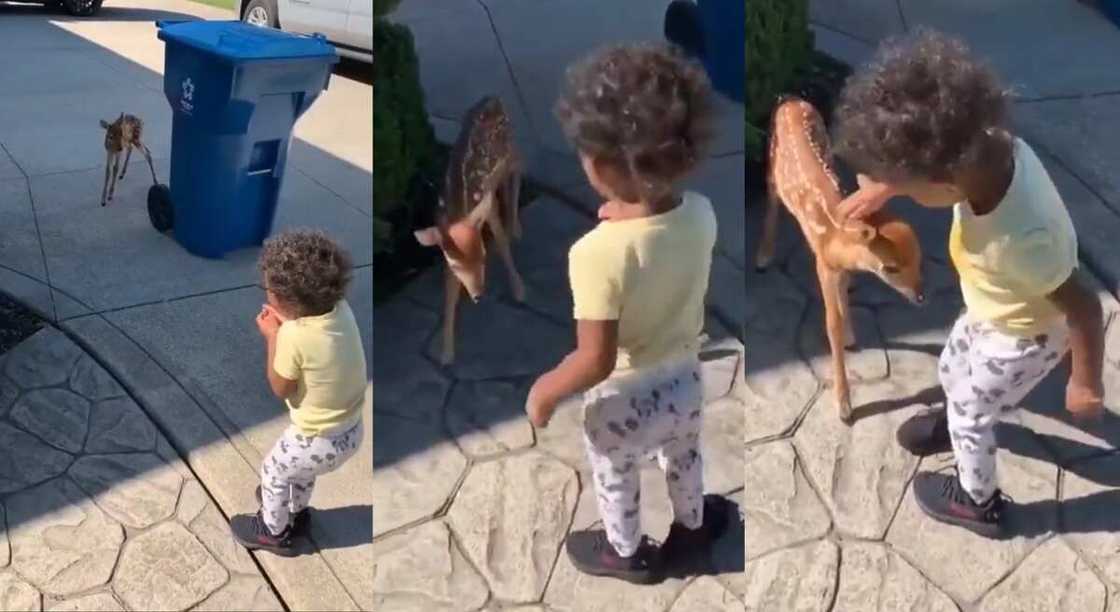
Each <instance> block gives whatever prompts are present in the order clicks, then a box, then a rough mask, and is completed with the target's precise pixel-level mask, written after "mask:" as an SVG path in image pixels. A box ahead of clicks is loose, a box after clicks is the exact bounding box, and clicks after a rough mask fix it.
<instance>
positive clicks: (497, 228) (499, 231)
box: [489, 210, 525, 302]
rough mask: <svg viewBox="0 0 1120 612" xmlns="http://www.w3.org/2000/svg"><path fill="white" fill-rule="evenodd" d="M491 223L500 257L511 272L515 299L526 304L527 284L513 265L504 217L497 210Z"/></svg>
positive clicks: (510, 278)
mask: <svg viewBox="0 0 1120 612" xmlns="http://www.w3.org/2000/svg"><path fill="white" fill-rule="evenodd" d="M489 223H490V231H491V232H493V234H494V244H495V245H497V247H498V255H499V256H500V257H501V258H502V263H504V264H505V266H506V271H507V272H509V285H510V288H511V290H512V291H513V299H515V300H517V301H518V302H524V301H525V283H524V282H522V280H521V275H520V274H518V273H517V268H516V267H514V265H513V253H512V252H511V251H510V248H509V235H508V234H506V230H505V228H504V227H502V216H501V214H499V213H498V211H497V210H495V211H494V212H492V213H491V214H490V221H489Z"/></svg>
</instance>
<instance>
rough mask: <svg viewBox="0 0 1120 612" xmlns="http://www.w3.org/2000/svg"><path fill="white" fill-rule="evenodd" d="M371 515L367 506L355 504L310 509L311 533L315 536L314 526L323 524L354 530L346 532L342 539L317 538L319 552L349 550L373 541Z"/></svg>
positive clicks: (370, 508) (370, 507) (370, 509)
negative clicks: (352, 527)
mask: <svg viewBox="0 0 1120 612" xmlns="http://www.w3.org/2000/svg"><path fill="white" fill-rule="evenodd" d="M372 514H373V507H372V506H370V505H369V504H355V505H352V506H341V507H337V508H327V509H326V510H320V509H318V508H314V507H313V508H312V509H311V533H312V535H314V534H315V530H316V527H315V526H316V525H317V524H320V523H323V524H332V523H333V524H338V525H353V526H354V527H355V528H354V529H348V530H346V532H345V534H344V535H343V536H342V537H331V538H327V539H326V540H327V541H326V542H324V541H323V540H324V538H319V539H318V540H317V541H316V544H317V545H318V547H319V550H330V549H332V548H350V547H353V546H363V545H365V544H369V543H370V542H372V541H373V521H371V520H370V516H372Z"/></svg>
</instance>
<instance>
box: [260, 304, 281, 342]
mask: <svg viewBox="0 0 1120 612" xmlns="http://www.w3.org/2000/svg"><path fill="white" fill-rule="evenodd" d="M281 323H282V321H281V320H280V317H278V316H277V315H276V312H275V311H273V310H272V309H271V308H269V307H268V306H267V305H266V306H264V307H262V308H261V312H260V314H258V315H257V330H258V331H260V332H261V335H262V336H264V337H265V338H272V337H274V336H275V335H276V332H277V331H278V330H279V329H280V324H281Z"/></svg>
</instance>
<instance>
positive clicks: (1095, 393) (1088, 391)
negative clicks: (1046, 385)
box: [1066, 379, 1104, 423]
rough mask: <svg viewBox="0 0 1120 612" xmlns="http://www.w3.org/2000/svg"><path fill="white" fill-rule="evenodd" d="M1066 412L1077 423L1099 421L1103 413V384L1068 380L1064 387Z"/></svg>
mask: <svg viewBox="0 0 1120 612" xmlns="http://www.w3.org/2000/svg"><path fill="white" fill-rule="evenodd" d="M1066 410H1069V412H1070V414H1072V415H1073V419H1074V420H1075V421H1077V422H1079V423H1088V422H1096V421H1099V420H1100V418H1101V415H1102V414H1103V413H1104V384H1103V383H1101V382H1100V381H1097V382H1096V383H1094V384H1084V383H1081V382H1078V381H1075V380H1072V379H1071V380H1070V381H1069V384H1068V385H1066Z"/></svg>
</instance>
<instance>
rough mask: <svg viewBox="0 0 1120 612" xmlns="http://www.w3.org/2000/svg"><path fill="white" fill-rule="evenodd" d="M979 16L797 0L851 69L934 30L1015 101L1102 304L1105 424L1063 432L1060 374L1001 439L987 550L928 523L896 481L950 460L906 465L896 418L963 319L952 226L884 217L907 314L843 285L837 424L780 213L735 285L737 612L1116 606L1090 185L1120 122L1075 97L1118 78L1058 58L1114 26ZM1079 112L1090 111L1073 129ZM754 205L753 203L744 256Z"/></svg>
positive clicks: (1058, 13) (1116, 377) (915, 217)
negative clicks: (960, 45)
mask: <svg viewBox="0 0 1120 612" xmlns="http://www.w3.org/2000/svg"><path fill="white" fill-rule="evenodd" d="M990 4H993V3H963V2H944V3H920V2H910V1H904V2H901V3H895V2H893V1H874V0H862V1H854V0H847V1H842V2H824V1H820V2H814V3H813V4H812V6H813V17H814V19H815V22H816V29H817V33H818V39H817V43H818V47H820V48H822V49H823V50H825V51H828V52H831V53H834V54H836V55H838V56H840V57H843V58H844V59H846V60H848V61H851V62H854V63H858V62H860V61H863V60H864V59H866V58H867V57H868V56H869V55H870V52H871V51H872V49H873V44H874V43H875V41H877V40H879V39H880V38H881V37H882V36H884V35H887V34H890V33H897V32H901V31H904V30H906V29H907V28H913V27H915V26H916V25H919V24H930V25H935V26H937V27H940V28H942V29H944V30H948V31H951V32H955V33H958V34H961V35H963V36H965V37H966V38H967V39H968V40H969V41H970V42H972V43H973V44H974V45H975V47H976V49H977V50H978V51H979V52H981V53H983V54H984V55H985V56H987V57H989V58H991V59H992V60H993V61H994V62H995V63H996V65H997V68H998V69H999V70H1001V72H1003V73H1004V74H1005V75H1007V78H1008V79H1009V81H1010V82H1011V83H1012V85H1013V87H1015V89H1016V90H1017V91H1018V92H1020V94H1021V96H1022V97H1023V98H1024V99H1023V100H1022V101H1020V102H1018V103H1017V104H1016V106H1015V115H1016V117H1015V118H1016V127H1017V128H1018V129H1019V130H1020V133H1021V134H1023V135H1024V136H1025V137H1026V138H1027V139H1028V141H1030V142H1031V144H1032V145H1034V146H1035V148H1036V150H1039V151H1040V152H1041V155H1042V157H1043V159H1044V162H1045V163H1046V165H1047V167H1048V169H1049V170H1050V172H1051V173H1052V176H1053V178H1054V180H1055V183H1056V184H1057V185H1058V188H1059V191H1060V192H1061V193H1062V195H1063V198H1064V199H1065V201H1066V204H1067V206H1068V207H1069V208H1070V211H1071V215H1072V216H1073V217H1074V222H1075V224H1076V226H1077V229H1078V232H1079V237H1080V238H1081V247H1082V252H1081V256H1082V261H1083V265H1084V267H1085V269H1086V270H1087V271H1088V272H1089V273H1090V275H1092V276H1093V277H1094V280H1095V282H1096V286H1097V293H1098V295H1099V296H1100V298H1101V300H1102V303H1103V304H1104V305H1105V309H1106V317H1107V319H1108V321H1109V324H1108V332H1107V333H1108V335H1107V341H1106V342H1107V357H1106V360H1107V363H1106V372H1105V376H1106V381H1105V382H1106V406H1107V407H1108V408H1109V410H1110V412H1109V413H1107V414H1106V418H1105V419H1104V421H1103V422H1102V423H1101V424H1099V425H1096V426H1089V427H1086V428H1081V427H1077V426H1075V425H1074V424H1073V423H1072V422H1071V420H1070V419H1069V418H1068V416H1067V415H1066V413H1065V411H1064V408H1063V402H1064V395H1063V392H1064V386H1065V381H1066V380H1067V377H1068V366H1063V367H1062V368H1060V369H1059V370H1058V371H1057V372H1055V373H1054V374H1052V375H1051V376H1050V377H1049V378H1047V379H1046V381H1044V383H1043V384H1042V385H1041V386H1040V387H1039V388H1038V389H1036V390H1035V392H1033V393H1032V394H1031V395H1030V396H1028V397H1027V399H1026V400H1024V402H1023V403H1022V404H1021V406H1022V408H1021V409H1020V410H1019V411H1018V412H1017V413H1015V414H1013V415H1012V416H1011V417H1009V418H1006V419H1005V420H1004V422H1003V423H1002V424H1001V425H1000V426H999V428H998V429H997V437H998V439H999V441H1000V447H1001V448H1000V451H999V455H998V460H999V466H1000V482H1001V487H1002V489H1003V491H1004V492H1005V493H1007V494H1008V495H1009V496H1011V497H1012V498H1013V499H1014V501H1015V503H1014V505H1013V509H1012V510H1011V511H1010V512H1009V514H1008V516H1007V518H1008V519H1009V527H1010V530H1011V534H1012V535H1011V537H1009V538H1007V539H1005V540H1002V541H992V540H987V539H983V538H980V537H978V536H974V535H973V534H971V533H970V532H967V531H965V530H963V529H959V528H955V527H951V526H947V525H943V524H941V523H937V522H934V521H933V520H931V519H928V518H927V517H926V516H925V515H924V514H923V513H922V512H921V511H920V510H919V509H918V508H917V506H916V504H915V502H914V499H913V495H912V493H911V490H910V481H911V479H912V478H913V475H914V474H915V473H916V472H917V471H918V470H919V469H921V470H939V469H950V466H951V465H952V463H953V461H952V455H951V454H944V455H938V456H932V457H924V458H918V457H912V456H910V455H909V454H908V453H906V452H905V451H904V450H902V449H901V448H900V447H899V446H898V444H897V442H896V441H895V438H894V436H895V429H896V428H897V426H898V425H899V424H900V423H901V422H902V421H903V420H905V419H906V418H907V417H909V416H911V415H913V414H915V413H916V412H918V411H920V410H922V409H923V408H925V407H928V406H936V405H940V403H941V402H943V397H942V396H941V393H940V389H939V388H938V383H937V376H936V367H937V357H938V355H939V353H940V350H941V347H942V344H943V343H944V341H945V338H946V336H947V334H948V331H949V328H950V326H951V324H952V322H953V320H954V319H955V317H956V315H957V314H958V313H959V311H960V309H961V307H962V304H961V299H960V294H959V289H958V288H957V285H956V282H957V280H956V277H955V275H954V273H953V271H952V268H951V265H950V264H949V262H948V260H947V249H946V237H947V231H948V224H949V218H948V215H945V214H939V213H937V212H934V211H929V210H925V209H921V208H919V207H917V206H915V205H913V203H909V202H898V203H897V204H898V209H897V210H898V211H899V213H900V214H901V215H903V216H904V217H905V218H907V219H909V220H911V221H912V222H913V223H914V224H915V226H916V229H917V231H918V233H919V236H920V239H921V242H922V246H923V249H924V250H925V252H926V255H927V267H926V270H925V271H926V278H927V283H928V286H927V296H928V298H927V305H926V306H925V307H923V308H921V309H918V308H915V307H913V306H910V305H908V304H906V303H904V302H903V300H901V299H900V298H898V297H896V296H895V295H893V294H892V293H891V291H890V290H889V289H887V288H886V287H885V286H884V285H882V284H881V283H879V282H878V281H874V280H869V279H866V278H862V279H860V280H858V281H857V282H856V283H854V286H853V290H852V305H853V313H854V316H855V322H856V325H855V327H856V335H857V339H858V341H859V345H858V347H857V349H856V350H853V351H850V352H849V354H848V359H849V368H850V371H849V376H850V377H851V378H852V380H853V381H854V384H853V402H854V406H855V417H856V419H857V421H856V423H855V424H854V425H853V426H851V427H847V426H845V425H843V424H842V423H840V421H839V419H838V417H837V416H836V411H835V408H834V406H833V403H832V398H831V394H830V389H829V388H828V384H829V377H830V371H829V367H828V364H827V362H826V361H825V357H826V356H827V348H826V343H825V340H824V332H823V324H822V322H821V316H822V308H821V304H820V300H819V297H818V295H819V291H818V290H817V288H816V279H815V275H814V273H813V271H812V268H811V260H810V259H809V256H808V252H807V250H806V248H805V246H804V244H803V240H802V239H801V238H800V236H799V235H798V234H797V229H796V227H795V224H794V223H793V222H792V220H791V219H789V218H788V216H786V217H785V218H783V221H782V241H781V247H780V250H779V252H780V253H781V257H780V258H779V262H778V263H776V265H775V266H774V267H773V268H772V269H771V270H770V271H768V272H766V273H765V274H757V273H751V274H749V275H748V279H747V283H748V288H749V289H748V293H747V309H746V312H747V315H746V317H747V331H746V345H747V346H748V347H750V349H749V355H748V363H747V372H746V378H747V385H746V386H747V423H748V427H747V452H746V488H745V490H746V499H745V502H744V510H745V513H746V522H747V523H748V525H749V531H750V535H749V537H748V539H747V552H746V555H747V566H746V567H747V569H746V607H747V609H749V610H759V611H763V610H766V611H770V610H773V611H780V610H795V609H796V610H805V611H810V610H821V611H825V610H883V611H886V610H991V611H997V610H1026V609H1030V610H1045V611H1052V610H1053V611H1057V610H1063V611H1066V610H1068V611H1074V610H1106V609H1108V610H1114V609H1120V608H1118V607H1117V606H1120V601H1118V593H1120V569H1118V568H1120V565H1118V562H1117V559H1116V556H1115V550H1116V548H1117V546H1118V545H1120V535H1118V533H1120V520H1118V519H1116V518H1115V516H1116V513H1115V508H1116V501H1117V500H1118V499H1120V489H1118V488H1117V487H1118V486H1120V478H1118V477H1117V476H1116V474H1118V473H1120V471H1118V468H1120V454H1118V453H1117V448H1118V444H1120V427H1118V426H1120V418H1118V417H1117V412H1120V404H1118V403H1117V402H1118V401H1120V399H1118V398H1120V317H1118V316H1117V313H1118V312H1120V303H1118V302H1117V300H1116V297H1115V293H1116V288H1117V279H1118V278H1120V274H1118V272H1120V259H1117V258H1116V256H1115V249H1114V247H1113V245H1112V244H1111V243H1110V236H1113V235H1115V232H1116V231H1117V229H1120V214H1117V212H1116V211H1117V206H1118V204H1120V198H1117V197H1115V194H1116V193H1118V191H1116V190H1115V185H1116V183H1117V179H1116V178H1115V172H1112V173H1111V174H1106V173H1104V172H1103V171H1102V170H1103V168H1104V167H1105V166H1104V165H1103V164H1102V160H1103V159H1112V160H1115V150H1116V149H1115V146H1114V143H1112V142H1111V141H1110V139H1107V138H1103V137H1102V136H1101V135H1100V134H1101V131H1102V130H1103V129H1104V128H1105V126H1108V125H1111V126H1116V125H1120V112H1117V110H1116V108H1117V107H1116V104H1115V99H1112V100H1111V104H1110V105H1109V104H1108V103H1107V102H1106V101H1107V100H1108V99H1109V98H1108V97H1107V96H1105V97H1103V98H1097V97H1091V98H1090V97H1085V98H1082V97H1081V96H1087V95H1089V94H1096V93H1100V92H1102V91H1108V90H1110V89H1111V90H1115V71H1114V70H1112V69H1107V70H1106V69H1105V66H1103V65H1102V64H1101V63H1099V62H1095V61H1094V60H1093V57H1096V55H1095V54H1096V53H1098V51H1093V52H1092V53H1086V54H1084V55H1083V56H1080V57H1083V58H1084V60H1083V61H1079V62H1072V63H1071V62H1070V61H1069V58H1070V57H1071V54H1077V53H1080V50H1082V49H1088V48H1090V47H1093V48H1096V49H1099V48H1102V47H1103V48H1109V47H1112V48H1116V47H1118V46H1120V30H1116V29H1115V28H1114V27H1112V26H1111V25H1110V24H1107V23H1106V22H1104V20H1103V19H1102V18H1101V17H1099V16H1097V15H1095V14H1093V13H1092V12H1091V11H1090V10H1089V9H1088V8H1086V7H1085V6H1083V5H1081V4H1080V3H1074V2H1069V3H1057V2H1038V3H1027V6H1022V7H1019V6H1018V5H1017V6H1016V7H1015V8H1014V9H1010V8H1003V7H995V6H989V5H990ZM981 14H983V15H984V16H985V19H983V20H981V19H979V18H978V16H979V15H981ZM996 17H998V18H996ZM1024 40H1029V41H1031V42H1030V44H1028V45H1024V44H1023V42H1022V41H1024ZM1012 48H1014V49H1016V51H1014V52H1010V49H1012ZM1075 64H1076V65H1075ZM1051 67H1052V68H1053V69H1050V68H1051ZM1110 75H1111V76H1110ZM1110 79H1111V80H1110ZM1048 96H1053V97H1056V98H1059V99H1057V100H1049V99H1048ZM1090 107H1091V108H1093V109H1095V110H1094V111H1093V113H1094V114H1092V115H1089V116H1085V115H1084V114H1083V113H1084V110H1085V109H1087V108H1090ZM1075 113H1082V115H1081V116H1080V117H1078V118H1077V120H1076V121H1074V123H1073V124H1072V126H1071V125H1070V124H1068V123H1060V121H1059V119H1058V118H1065V117H1071V116H1074V114H1075ZM1044 117H1050V118H1049V119H1047V120H1046V121H1047V122H1049V123H1050V124H1049V125H1047V124H1045V123H1044V122H1043V121H1042V118H1044ZM1094 122H1095V123H1094ZM1091 125H1095V128H1093V127H1090V126H1091ZM1094 130H1095V132H1096V133H1095V134H1094ZM1113 133H1114V132H1113ZM1110 156H1111V157H1110ZM1112 167H1113V168H1114V167H1115V166H1114V165H1113V166H1112ZM761 204H762V198H761V194H759V193H758V192H757V190H752V195H751V196H750V197H749V198H748V215H747V233H748V252H752V253H753V251H754V248H755V245H756V244H757V234H758V227H759V224H760V223H761V213H762V207H761ZM759 347H765V349H764V350H760V348H759Z"/></svg>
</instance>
